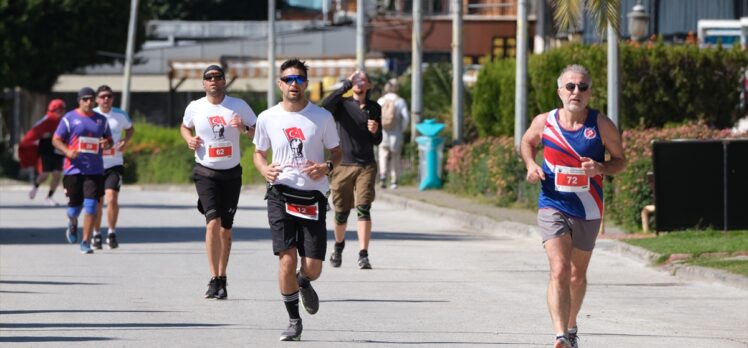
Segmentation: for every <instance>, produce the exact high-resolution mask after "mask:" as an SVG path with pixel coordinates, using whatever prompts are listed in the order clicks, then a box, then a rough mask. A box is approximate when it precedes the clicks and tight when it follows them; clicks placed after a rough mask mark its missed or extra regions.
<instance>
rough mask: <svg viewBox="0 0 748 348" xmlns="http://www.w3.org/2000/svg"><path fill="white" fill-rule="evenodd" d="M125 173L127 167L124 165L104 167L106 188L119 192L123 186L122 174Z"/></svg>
mask: <svg viewBox="0 0 748 348" xmlns="http://www.w3.org/2000/svg"><path fill="white" fill-rule="evenodd" d="M124 174H125V167H123V166H114V167H111V168H107V169H104V189H106V190H115V191H117V192H119V189H120V187H122V176H123V175H124Z"/></svg>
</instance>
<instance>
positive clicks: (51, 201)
mask: <svg viewBox="0 0 748 348" xmlns="http://www.w3.org/2000/svg"><path fill="white" fill-rule="evenodd" d="M44 204H46V205H48V206H50V207H56V206H59V205H60V203H57V201H56V200H55V199H54V198H52V197H47V199H45V200H44Z"/></svg>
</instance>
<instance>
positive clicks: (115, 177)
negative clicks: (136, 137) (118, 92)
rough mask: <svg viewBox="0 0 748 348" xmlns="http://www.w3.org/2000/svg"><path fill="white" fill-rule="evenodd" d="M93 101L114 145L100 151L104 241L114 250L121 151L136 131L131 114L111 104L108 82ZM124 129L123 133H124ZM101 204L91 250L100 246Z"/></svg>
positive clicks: (120, 184) (115, 245) (122, 159)
mask: <svg viewBox="0 0 748 348" xmlns="http://www.w3.org/2000/svg"><path fill="white" fill-rule="evenodd" d="M96 103H98V104H99V106H97V107H96V108H95V109H94V111H96V112H98V113H100V114H102V115H104V116H105V117H106V118H107V122H108V123H109V129H110V130H111V131H112V138H113V139H114V146H112V148H111V149H108V150H105V151H104V152H103V159H104V192H105V193H104V199H105V200H106V207H107V208H106V217H107V225H108V227H109V229H108V231H107V235H106V244H107V246H108V247H109V249H116V248H117V247H118V246H119V242H117V233H116V232H117V231H116V228H117V219H118V217H119V190H120V187H121V186H122V176H123V175H124V174H125V167H124V163H125V160H124V156H123V154H124V152H125V148H126V147H127V144H128V143H130V139H131V138H132V136H133V134H135V127H133V125H132V121H130V116H129V115H127V113H126V112H125V111H123V110H122V109H120V108H115V107H113V106H112V104H114V93H113V92H112V89H111V88H110V87H109V86H107V85H101V86H99V88H98V89H97V90H96ZM123 132H124V136H123V134H122V133H123ZM102 210H103V209H102V204H99V209H98V210H97V211H96V223H95V225H94V230H93V240H92V242H91V246H92V247H93V248H94V249H101V244H102V236H101V219H102Z"/></svg>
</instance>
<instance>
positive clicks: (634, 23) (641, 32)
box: [626, 2, 649, 41]
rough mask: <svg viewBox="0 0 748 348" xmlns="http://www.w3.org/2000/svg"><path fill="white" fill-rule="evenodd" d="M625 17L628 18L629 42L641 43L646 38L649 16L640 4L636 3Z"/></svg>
mask: <svg viewBox="0 0 748 348" xmlns="http://www.w3.org/2000/svg"><path fill="white" fill-rule="evenodd" d="M626 17H628V18H629V35H630V36H631V40H634V41H641V40H643V39H645V38H646V36H647V29H648V27H649V15H648V14H647V11H646V10H645V9H644V6H643V5H642V4H641V2H637V4H636V5H634V8H632V9H631V12H629V13H628V14H627V15H626Z"/></svg>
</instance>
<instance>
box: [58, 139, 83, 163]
mask: <svg viewBox="0 0 748 348" xmlns="http://www.w3.org/2000/svg"><path fill="white" fill-rule="evenodd" d="M52 146H54V147H55V149H57V150H59V151H60V152H62V153H64V154H65V157H67V158H70V159H74V158H76V157H78V153H79V152H78V150H76V149H69V148H68V146H67V145H65V143H64V142H62V139H61V138H59V137H57V136H53V137H52Z"/></svg>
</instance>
